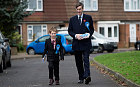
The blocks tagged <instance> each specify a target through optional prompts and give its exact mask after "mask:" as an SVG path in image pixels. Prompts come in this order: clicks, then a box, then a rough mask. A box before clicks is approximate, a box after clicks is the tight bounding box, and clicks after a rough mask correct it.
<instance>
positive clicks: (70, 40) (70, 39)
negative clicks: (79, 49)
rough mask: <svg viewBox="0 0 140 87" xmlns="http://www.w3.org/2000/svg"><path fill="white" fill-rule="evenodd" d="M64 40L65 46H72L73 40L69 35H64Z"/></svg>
mask: <svg viewBox="0 0 140 87" xmlns="http://www.w3.org/2000/svg"><path fill="white" fill-rule="evenodd" d="M65 38H66V43H67V44H72V41H73V38H72V37H71V36H70V35H65Z"/></svg>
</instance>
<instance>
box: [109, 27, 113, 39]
mask: <svg viewBox="0 0 140 87" xmlns="http://www.w3.org/2000/svg"><path fill="white" fill-rule="evenodd" d="M108 37H112V29H111V27H108Z"/></svg>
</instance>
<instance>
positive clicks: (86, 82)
mask: <svg viewBox="0 0 140 87" xmlns="http://www.w3.org/2000/svg"><path fill="white" fill-rule="evenodd" d="M89 82H91V77H90V76H88V77H87V78H86V79H85V84H89Z"/></svg>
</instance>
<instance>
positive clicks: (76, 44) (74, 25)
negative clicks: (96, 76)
mask: <svg viewBox="0 0 140 87" xmlns="http://www.w3.org/2000/svg"><path fill="white" fill-rule="evenodd" d="M85 22H89V23H90V25H89V28H90V31H89V30H88V29H87V27H86V26H85ZM68 32H69V35H70V36H72V37H73V43H72V49H73V50H77V51H82V50H87V49H90V48H91V36H92V34H93V32H94V27H93V20H92V17H91V16H90V15H86V14H83V18H82V24H81V25H80V23H79V21H78V15H76V16H73V17H71V18H70V22H69V28H68ZM84 33H90V37H89V38H87V39H83V40H78V39H76V38H75V35H76V34H84Z"/></svg>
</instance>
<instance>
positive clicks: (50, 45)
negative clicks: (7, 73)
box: [42, 27, 64, 85]
mask: <svg viewBox="0 0 140 87" xmlns="http://www.w3.org/2000/svg"><path fill="white" fill-rule="evenodd" d="M56 33H57V29H56V28H55V27H52V28H51V29H50V30H49V34H50V38H49V39H46V41H45V49H44V53H43V56H42V57H43V58H44V55H45V54H47V61H48V68H49V79H50V81H49V85H52V84H53V83H54V79H53V75H54V76H55V83H56V85H59V61H60V60H64V55H63V49H62V43H61V39H59V38H56ZM59 55H60V59H59Z"/></svg>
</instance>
